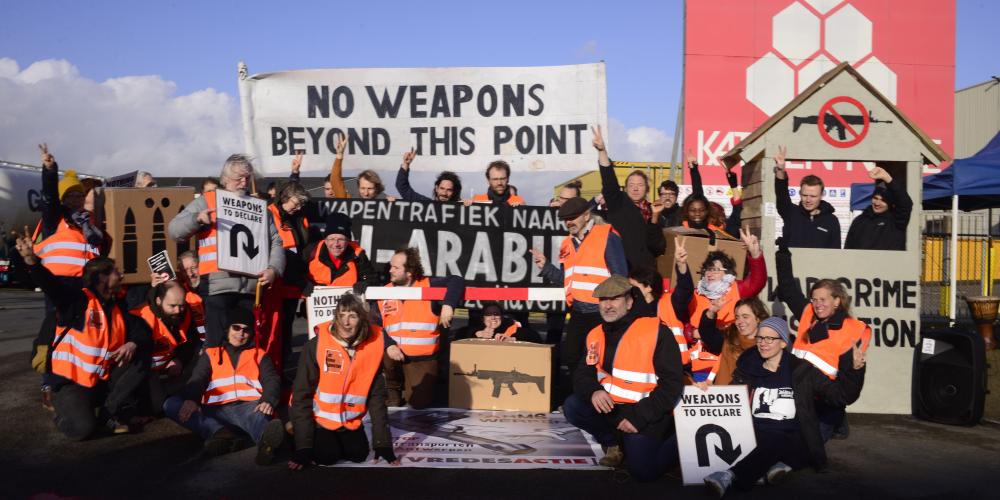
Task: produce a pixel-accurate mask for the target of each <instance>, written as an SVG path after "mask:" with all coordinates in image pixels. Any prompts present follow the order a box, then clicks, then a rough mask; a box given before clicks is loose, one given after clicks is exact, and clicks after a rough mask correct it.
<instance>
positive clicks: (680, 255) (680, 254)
mask: <svg viewBox="0 0 1000 500" xmlns="http://www.w3.org/2000/svg"><path fill="white" fill-rule="evenodd" d="M686 241H687V239H686V238H685V237H684V236H681V235H677V237H676V238H675V239H674V265H675V266H677V272H678V273H680V274H684V273H686V272H687V271H688V264H687V261H688V252H687V249H686V248H684V243H685V242H686Z"/></svg>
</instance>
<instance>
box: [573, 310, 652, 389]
mask: <svg viewBox="0 0 1000 500" xmlns="http://www.w3.org/2000/svg"><path fill="white" fill-rule="evenodd" d="M659 331H660V321H659V320H658V319H656V318H651V317H642V318H636V320H635V321H633V322H632V325H630V326H629V327H628V330H625V334H624V335H622V339H621V340H620V341H619V342H618V348H617V349H615V352H614V353H613V355H614V360H613V361H612V367H611V373H608V372H606V371H604V355H605V354H606V353H605V352H604V325H598V326H597V327H596V328H594V329H593V330H591V331H590V333H588V334H587V364H594V365H595V367H596V368H597V382H598V383H600V384H601V386H602V387H604V390H605V391H608V394H610V395H611V399H613V400H614V401H615V402H616V403H636V402H639V401H640V400H642V399H645V398H647V397H649V393H650V392H652V391H653V389H655V388H656V381H657V377H656V370H655V369H654V367H653V352H654V351H655V350H656V339H657V337H658V335H657V332H659ZM591 361H594V363H591Z"/></svg>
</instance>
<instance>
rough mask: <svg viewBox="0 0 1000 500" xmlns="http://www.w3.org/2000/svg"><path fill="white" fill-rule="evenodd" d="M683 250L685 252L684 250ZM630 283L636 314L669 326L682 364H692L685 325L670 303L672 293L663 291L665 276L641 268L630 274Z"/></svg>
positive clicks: (653, 270)
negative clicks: (685, 336) (652, 317)
mask: <svg viewBox="0 0 1000 500" xmlns="http://www.w3.org/2000/svg"><path fill="white" fill-rule="evenodd" d="M681 250H682V251H683V248H682V249H681ZM628 281H629V283H631V284H632V286H633V287H634V288H633V289H632V292H633V295H634V299H635V305H633V308H634V309H635V310H636V313H637V314H638V315H639V316H654V317H656V318H659V320H660V322H661V323H663V324H664V325H667V327H668V328H670V331H671V332H672V333H673V334H674V341H676V342H677V349H678V350H679V351H680V353H681V363H682V364H684V365H688V364H690V362H691V359H690V356H689V355H688V352H687V351H688V346H687V340H686V339H685V338H684V324H683V323H681V322H680V320H678V319H677V315H675V314H674V306H673V304H671V303H670V291H669V290H664V289H663V283H664V280H663V276H661V275H660V273H659V271H657V270H655V269H649V268H645V267H639V268H636V269H633V270H632V271H630V272H629V275H628Z"/></svg>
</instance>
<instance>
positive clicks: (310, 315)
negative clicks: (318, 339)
mask: <svg viewBox="0 0 1000 500" xmlns="http://www.w3.org/2000/svg"><path fill="white" fill-rule="evenodd" d="M350 291H351V287H349V286H318V287H316V288H313V293H312V295H310V296H308V297H306V319H307V320H308V321H309V338H313V337H315V336H316V334H317V333H318V332H317V328H318V327H319V325H320V324H321V323H325V322H327V321H332V320H333V312H334V311H335V310H336V309H337V302H340V296H341V295H343V294H345V293H347V292H350Z"/></svg>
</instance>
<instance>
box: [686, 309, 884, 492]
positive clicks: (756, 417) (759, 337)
mask: <svg viewBox="0 0 1000 500" xmlns="http://www.w3.org/2000/svg"><path fill="white" fill-rule="evenodd" d="M755 340H756V344H757V348H756V349H748V350H747V351H745V352H744V353H743V354H741V355H740V357H739V359H737V361H736V372H735V373H734V374H733V384H737V385H739V384H745V385H747V386H748V388H749V391H750V400H751V402H752V404H751V414H752V415H753V426H754V434H756V437H757V446H756V447H755V448H754V449H753V451H751V452H750V453H748V454H747V455H746V456H745V457H743V459H742V460H740V461H739V462H737V463H735V464H734V465H733V466H732V467H731V468H729V469H728V470H723V471H719V472H715V473H712V474H709V475H708V476H706V477H705V484H706V485H708V486H709V487H710V488H712V489H713V490H714V491H715V492H716V493H717V494H718V495H719V496H720V497H721V496H723V495H724V494H725V493H726V491H727V490H728V489H729V488H730V486H732V485H733V484H735V485H736V486H737V487H738V488H740V489H749V488H751V487H752V486H753V485H754V483H756V482H757V481H758V479H759V478H761V477H766V478H767V482H768V483H770V484H777V483H779V482H781V481H782V480H783V479H784V478H785V476H786V475H787V474H788V473H789V472H791V471H792V470H794V469H801V468H804V467H806V466H807V465H812V466H813V467H815V468H816V469H817V470H822V469H823V468H824V467H825V466H826V462H827V458H826V450H825V449H824V446H823V440H822V438H821V437H820V429H819V419H818V418H817V414H816V405H817V404H818V403H820V402H822V403H825V404H827V405H831V406H846V405H849V404H851V403H853V402H854V401H855V400H857V399H858V397H859V396H860V395H861V389H862V386H863V385H864V378H865V354H864V353H863V352H862V351H861V349H859V348H858V347H857V346H854V347H852V348H851V350H849V351H848V352H846V353H844V355H843V359H844V360H845V363H844V367H845V370H844V371H843V372H842V373H841V376H840V377H838V378H837V379H836V380H831V379H830V378H828V377H826V376H825V375H824V374H823V373H822V372H820V371H819V370H817V369H816V367H814V366H813V365H812V364H810V363H807V362H805V361H803V360H800V359H799V358H797V357H795V356H792V355H790V354H789V353H788V352H786V350H787V349H788V348H789V347H790V346H791V340H790V338H789V333H788V324H787V323H786V322H785V319H784V318H779V317H770V318H767V319H765V320H764V321H762V322H761V323H760V328H759V330H758V332H757V334H756V336H755Z"/></svg>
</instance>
